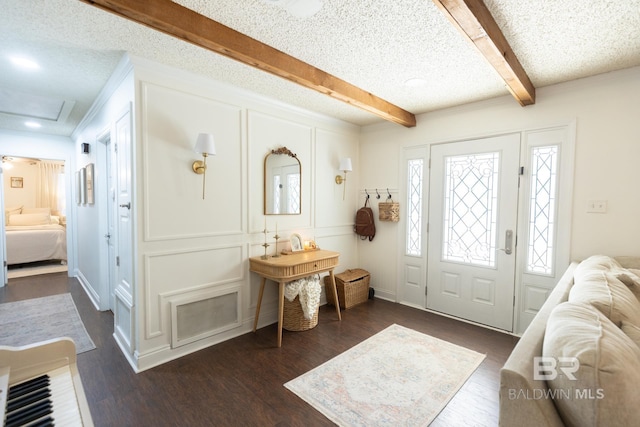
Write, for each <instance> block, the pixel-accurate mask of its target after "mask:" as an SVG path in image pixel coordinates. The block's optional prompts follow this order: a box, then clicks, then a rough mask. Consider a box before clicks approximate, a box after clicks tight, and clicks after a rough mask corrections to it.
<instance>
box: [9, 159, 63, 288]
mask: <svg viewBox="0 0 640 427" xmlns="http://www.w3.org/2000/svg"><path fill="white" fill-rule="evenodd" d="M64 163H65V162H64V161H63V160H48V159H39V158H26V157H13V156H8V155H7V156H3V157H2V166H3V176H4V179H3V205H4V218H5V220H4V226H5V233H4V239H5V258H6V262H7V270H6V272H7V277H8V278H14V277H25V276H30V275H38V274H47V273H53V272H64V271H67V232H66V226H67V224H66V217H67V215H66V212H67V206H66V200H67V199H66V191H65V188H66V179H65V165H64Z"/></svg>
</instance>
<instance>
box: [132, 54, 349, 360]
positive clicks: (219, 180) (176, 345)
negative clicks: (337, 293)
mask: <svg viewBox="0 0 640 427" xmlns="http://www.w3.org/2000/svg"><path fill="white" fill-rule="evenodd" d="M134 74H135V77H136V87H137V94H136V111H137V112H138V113H139V114H138V116H137V117H136V119H135V127H136V138H137V141H136V158H137V161H136V165H135V169H136V172H135V174H136V177H137V185H136V188H137V189H138V194H137V195H136V199H137V203H138V206H139V212H142V215H140V216H139V218H138V229H139V231H138V237H137V259H138V267H139V268H138V274H137V291H136V297H135V300H136V301H135V313H136V333H135V334H136V338H137V343H136V356H135V357H136V360H134V361H133V362H132V363H133V364H134V365H135V367H136V368H137V369H140V370H143V369H147V368H149V367H152V366H154V365H157V364H160V363H163V362H165V361H167V360H170V359H173V358H176V357H180V356H181V355H183V354H187V353H189V352H192V351H196V350H198V349H200V348H203V347H206V346H209V345H213V344H215V343H218V342H220V341H223V340H226V339H229V338H231V337H234V336H237V335H240V334H243V333H247V332H249V331H250V330H251V328H252V326H253V318H254V314H255V307H256V302H257V297H258V291H259V285H260V280H259V278H258V277H257V276H255V275H253V274H251V273H249V271H248V267H249V263H248V258H249V257H251V256H259V255H262V254H263V253H264V248H263V247H262V244H263V243H264V238H265V236H264V234H263V233H262V230H263V229H264V228H265V224H266V225H267V228H268V229H269V230H270V232H269V233H268V234H267V238H268V243H269V244H270V246H269V248H268V253H269V254H273V253H274V251H275V241H274V239H273V235H274V234H275V228H276V226H277V227H278V234H279V235H280V236H281V239H280V240H279V245H278V249H279V250H282V249H285V248H288V247H289V236H290V235H291V234H292V233H298V234H300V235H301V236H303V238H305V239H314V238H315V239H316V240H317V241H318V243H319V244H320V245H321V247H323V248H324V249H330V250H335V251H338V252H340V253H341V259H340V267H339V268H338V271H341V270H342V269H346V268H354V267H357V256H356V251H357V245H356V240H355V239H354V236H353V232H352V223H353V215H354V213H355V209H354V208H355V201H354V195H355V194H356V191H357V190H356V187H355V184H356V183H357V179H353V180H350V181H349V183H350V184H352V185H351V186H349V187H347V192H348V193H347V194H348V195H349V197H348V198H347V199H346V200H345V201H343V200H342V187H338V185H337V184H336V183H335V181H334V178H335V174H336V173H337V167H338V159H339V158H340V157H352V158H353V159H354V161H355V163H356V164H357V158H358V144H359V140H358V128H356V127H354V126H351V125H347V124H345V123H342V122H338V121H335V120H333V119H328V118H325V117H321V116H317V115H315V114H312V113H308V112H303V111H300V110H295V109H289V108H288V107H286V106H282V105H280V104H279V103H277V102H274V101H270V100H265V99H262V98H258V97H256V96H254V95H251V94H247V93H246V92H242V91H239V90H237V89H235V88H231V87H229V86H224V85H221V84H219V83H216V82H213V81H210V80H206V79H204V78H201V77H198V76H194V75H191V74H189V75H187V74H186V73H183V72H181V71H178V70H174V69H168V68H164V67H160V66H158V65H157V64H150V63H147V62H143V61H139V60H134ZM201 132H207V133H212V134H213V135H214V137H215V139H216V155H215V156H210V157H208V159H207V166H208V169H207V175H206V180H207V181H206V195H205V199H204V200H203V199H202V175H196V174H195V173H193V171H192V170H191V163H192V162H193V161H194V160H197V159H198V158H200V159H201V157H199V155H197V154H196V153H194V151H193V146H194V144H195V141H196V137H197V135H198V134H199V133H201ZM279 147H287V148H288V149H289V150H290V151H292V152H293V153H295V154H296V155H297V157H298V159H299V160H300V162H301V165H302V188H301V195H302V197H301V205H302V213H301V214H300V215H267V216H265V215H264V214H263V203H264V201H263V187H264V186H263V180H264V170H263V168H264V159H265V156H266V155H267V154H268V153H270V152H271V150H273V149H276V148H279ZM337 187H338V188H337ZM211 295H214V296H216V295H217V296H222V295H226V297H225V298H222V299H217V300H216V299H215V298H214V299H211ZM229 295H232V296H233V298H231V297H229ZM200 297H202V298H203V301H204V299H209V300H211V301H214V300H215V301H231V300H233V301H234V304H235V303H237V304H238V309H237V314H238V321H237V323H236V322H235V321H232V322H227V320H228V319H227V320H225V322H226V323H225V325H223V326H221V327H219V328H217V327H212V330H211V331H202V332H199V333H198V337H197V339H191V338H186V339H182V338H176V328H178V329H179V325H177V324H176V323H175V322H176V321H177V320H176V319H179V318H180V317H177V316H176V315H175V313H177V312H178V309H177V307H178V306H180V304H182V302H184V301H187V302H188V303H189V304H192V303H193V302H197V301H198V298H200ZM215 301H214V302H211V303H210V307H216V306H217V305H216V304H218V302H215ZM203 304H205V305H203V306H207V305H206V304H207V303H204V302H203ZM172 309H173V311H172ZM172 312H173V313H174V315H172ZM193 313H202V310H200V308H198V310H193ZM225 313H226V314H225V316H227V315H229V313H232V314H233V313H236V312H235V311H233V310H232V311H229V312H225ZM276 314H277V287H276V286H267V288H266V290H265V294H264V298H263V303H262V307H261V315H260V325H259V326H264V325H267V324H270V323H273V322H275V321H276V318H277V317H276ZM221 315H222V313H221ZM186 317H189V316H186ZM214 317H215V316H214ZM223 317H224V316H223ZM192 320H193V319H191V321H192ZM215 321H216V320H215V319H213V320H212V319H203V323H204V322H213V323H212V324H215ZM196 329H197V328H196ZM275 339H276V337H275V335H274V344H275Z"/></svg>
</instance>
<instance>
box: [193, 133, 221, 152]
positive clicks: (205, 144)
mask: <svg viewBox="0 0 640 427" xmlns="http://www.w3.org/2000/svg"><path fill="white" fill-rule="evenodd" d="M194 150H195V152H196V153H200V154H203V155H204V156H205V157H206V156H215V155H216V142H215V140H214V139H213V135H212V134H210V133H201V134H200V135H198V139H197V140H196V146H195V148H194Z"/></svg>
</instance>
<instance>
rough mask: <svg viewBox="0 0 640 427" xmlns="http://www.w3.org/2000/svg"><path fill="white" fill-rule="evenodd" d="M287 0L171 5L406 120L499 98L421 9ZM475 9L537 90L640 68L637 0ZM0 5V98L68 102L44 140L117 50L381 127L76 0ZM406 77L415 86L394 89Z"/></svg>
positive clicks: (419, 3) (446, 30) (90, 91)
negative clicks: (365, 95)
mask: <svg viewBox="0 0 640 427" xmlns="http://www.w3.org/2000/svg"><path fill="white" fill-rule="evenodd" d="M287 1H288V0H275V1H274V0H243V1H237V0H234V1H232V0H179V1H176V3H179V4H181V5H183V6H185V7H188V8H189V9H192V10H195V11H196V12H198V13H201V14H203V15H205V16H207V17H209V18H211V19H213V20H215V21H218V22H220V23H222V24H224V25H226V26H229V27H231V28H233V29H235V30H237V31H239V32H241V33H244V34H246V35H248V36H250V37H253V38H255V39H257V40H259V41H262V42H264V43H266V44H268V45H271V46H273V47H275V48H276V49H279V50H281V51H283V52H285V53H287V54H289V55H291V56H294V57H296V58H298V59H300V60H302V61H305V62H307V63H309V64H311V65H313V66H315V67H317V68H320V69H322V70H324V71H326V72H328V73H330V74H333V75H335V76H336V77H339V78H341V79H343V80H345V81H347V82H349V83H351V84H353V85H355V86H358V87H360V88H362V89H364V90H366V91H368V92H371V93H373V94H375V95H377V96H378V97H380V98H383V99H385V100H387V101H389V102H391V103H393V104H396V105H397V106H399V107H401V108H403V109H405V110H408V111H410V112H412V113H414V114H420V113H424V112H429V111H433V110H436V109H440V108H445V107H449V106H454V105H459V104H463V103H468V102H473V101H478V100H482V99H487V98H493V97H498V96H503V95H507V94H508V93H509V91H508V90H507V88H506V87H505V84H504V82H503V81H502V80H501V79H500V77H499V76H498V74H497V73H496V72H495V71H494V70H493V69H492V68H491V67H490V66H489V65H488V63H487V62H486V61H485V59H484V58H483V57H481V56H480V54H479V53H478V52H477V51H476V50H475V48H474V47H473V46H472V45H471V44H470V43H469V42H468V41H466V40H465V39H464V38H463V36H461V35H460V34H459V33H458V32H457V30H456V29H455V28H454V27H453V26H452V25H451V24H450V22H449V21H448V20H447V19H446V17H445V16H444V15H443V14H442V13H441V12H440V11H439V10H438V9H437V8H436V6H435V5H434V3H433V2H432V1H431V0H395V1H381V0H322V3H323V5H322V8H321V9H320V11H319V12H318V13H316V14H315V15H314V16H312V17H308V18H300V17H296V16H294V15H291V14H290V13H288V12H287V10H286V9H285V8H284V7H283V6H282V3H286V2H287ZM485 4H486V5H487V7H488V9H489V10H490V11H491V13H492V15H493V17H494V18H495V20H496V22H497V23H498V25H499V26H500V28H501V29H502V31H503V33H504V35H505V37H506V39H507V40H508V41H509V43H510V45H511V47H512V49H513V51H514V52H515V54H516V56H517V57H518V59H519V60H520V62H521V64H522V65H523V67H524V69H525V71H526V72H527V74H528V75H529V77H530V79H531V81H532V82H533V84H534V86H535V87H536V88H540V87H543V86H547V85H551V84H556V83H560V82H564V81H568V80H573V79H578V78H582V77H586V76H590V75H594V74H599V73H603V72H607V71H613V70H618V69H622V68H628V67H632V66H638V65H640V0H627V1H607V0H566V1H557V0H539V1H535V2H533V1H516V0H485ZM0 7H1V8H2V14H0V89H13V90H18V91H20V92H24V93H30V94H34V95H40V96H48V97H53V98H57V99H61V100H67V101H71V102H75V105H74V107H73V109H72V111H71V113H70V114H69V117H68V119H67V120H66V121H64V122H62V123H49V124H47V123H46V122H44V125H43V127H42V128H41V129H40V130H39V131H41V132H44V133H49V134H58V135H70V134H71V133H72V132H73V130H74V129H75V126H76V125H77V124H78V122H79V120H80V119H81V118H82V117H83V116H84V114H85V113H86V112H87V110H88V108H89V107H90V106H91V104H92V103H93V101H94V100H95V98H96V96H97V94H98V92H99V91H100V89H101V88H102V87H103V86H104V84H105V82H106V80H107V79H108V77H109V76H110V75H111V73H112V72H113V70H114V69H115V67H116V65H117V64H118V62H119V61H120V59H121V58H122V55H123V54H124V52H129V53H131V54H132V55H135V56H139V57H143V58H147V59H150V60H153V61H157V62H160V63H164V64H167V65H171V66H174V67H179V68H183V69H187V70H189V71H192V72H195V73H198V74H202V75H205V76H209V77H211V78H213V79H216V80H220V81H223V82H227V83H230V84H233V85H236V86H238V87H242V88H245V89H248V90H250V91H253V92H256V93H259V94H262V95H266V96H269V97H272V98H275V99H278V100H280V101H283V102H286V103H289V104H292V105H295V106H299V107H302V108H305V109H308V110H312V111H316V112H318V113H322V114H325V115H328V116H332V117H336V118H339V119H343V120H345V121H348V122H351V123H354V124H357V125H365V124H370V123H375V122H378V121H381V119H380V118H379V117H377V116H374V115H372V114H370V113H367V112H365V111H363V110H360V109H358V108H355V107H352V106H349V105H347V104H344V103H342V102H340V101H336V100H334V99H331V98H329V97H327V96H324V95H321V94H319V93H316V92H314V91H312V90H309V89H305V88H303V87H301V86H298V85H296V84H294V83H291V82H289V81H286V80H283V79H281V78H278V77H275V76H272V75H270V74H267V73H265V72H262V71H259V70H256V69H254V68H252V67H249V66H247V65H243V64H241V63H238V62H236V61H234V60H231V59H228V58H225V57H222V56H220V55H217V54H215V53H212V52H209V51H207V50H205V49H202V48H199V47H196V46H193V45H190V44H188V43H185V42H182V41H179V40H176V39H174V38H172V37H170V36H167V35H165V34H162V33H159V32H157V31H154V30H151V29H149V28H147V27H144V26H142V25H139V24H136V23H133V22H130V21H128V20H126V19H123V18H120V17H117V16H115V15H113V14H111V13H108V12H105V11H103V10H100V9H98V8H96V7H93V6H90V5H88V4H86V3H83V2H81V1H79V0H19V1H17V0H0ZM11 54H22V55H26V56H29V57H31V58H33V59H35V60H37V61H38V62H39V63H40V64H41V68H40V69H39V70H36V71H31V72H25V71H17V70H15V69H14V67H13V66H12V65H11V64H10V63H9V61H8V60H7V56H8V55H11ZM411 78H420V79H424V80H425V84H424V85H422V86H418V87H410V86H407V85H405V84H404V82H405V81H406V80H408V79H411ZM513 102H514V103H515V102H516V101H515V100H514V101H513ZM525 108H526V107H525ZM23 122H24V120H17V118H15V117H12V116H9V115H6V114H0V128H5V129H14V130H25V128H24V124H23Z"/></svg>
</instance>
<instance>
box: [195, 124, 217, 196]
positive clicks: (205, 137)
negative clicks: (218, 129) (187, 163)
mask: <svg viewBox="0 0 640 427" xmlns="http://www.w3.org/2000/svg"><path fill="white" fill-rule="evenodd" d="M194 150H195V152H196V153H199V154H202V158H203V159H202V160H196V161H195V162H193V164H192V165H191V169H193V171H194V172H195V173H197V174H198V175H202V200H204V188H205V178H206V177H207V157H208V156H215V155H216V142H215V141H214V139H213V135H212V134H210V133H201V134H200V135H198V140H197V141H196V146H195V148H194Z"/></svg>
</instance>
